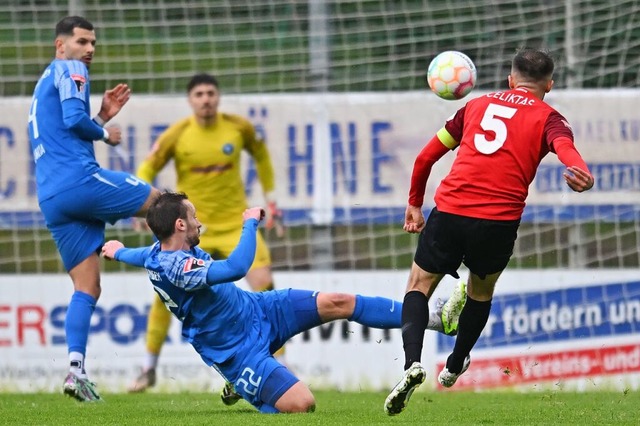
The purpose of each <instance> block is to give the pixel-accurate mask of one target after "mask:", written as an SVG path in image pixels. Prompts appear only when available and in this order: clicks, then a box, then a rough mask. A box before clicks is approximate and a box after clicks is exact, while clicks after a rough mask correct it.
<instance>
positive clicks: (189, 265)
mask: <svg viewBox="0 0 640 426" xmlns="http://www.w3.org/2000/svg"><path fill="white" fill-rule="evenodd" d="M203 267H204V260H202V259H196V258H195V257H190V258H189V259H187V261H186V262H185V264H184V269H183V271H184V272H193V271H196V270H198V269H200V268H203Z"/></svg>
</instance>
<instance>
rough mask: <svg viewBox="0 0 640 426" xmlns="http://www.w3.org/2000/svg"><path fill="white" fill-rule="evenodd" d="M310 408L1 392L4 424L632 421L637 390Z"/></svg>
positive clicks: (366, 395)
mask: <svg viewBox="0 0 640 426" xmlns="http://www.w3.org/2000/svg"><path fill="white" fill-rule="evenodd" d="M315 395H316V401H317V409H316V412H315V413H312V414H289V415H266V414H260V413H258V412H257V411H255V410H254V409H253V408H252V407H251V406H249V405H248V404H246V403H245V402H240V403H238V404H236V405H235V406H233V407H225V406H224V405H223V404H222V402H220V400H219V398H218V395H217V394H216V393H211V394H205V393H176V394H160V393H148V394H136V395H127V394H105V395H103V397H104V399H105V402H104V403H92V404H86V403H84V404H83V403H79V402H76V401H75V400H72V399H70V398H68V397H66V396H64V395H62V394H52V393H39V394H8V393H5V394H0V413H1V415H0V424H3V425H62V424H65V425H84V424H95V425H101V426H102V425H212V424H219V425H247V424H260V425H270V424H273V425H373V424H376V425H378V424H389V425H392V424H434V425H443V424H444V425H451V426H458V425H637V424H640V411H638V407H640V396H639V395H638V393H637V392H632V391H624V392H622V391H621V392H585V393H570V392H553V391H547V392H536V393H514V392H480V393H467V392H455V391H453V392H451V391H449V392H447V391H445V392H420V391H419V392H417V393H415V394H414V395H413V398H412V400H411V402H410V404H409V407H408V408H407V410H406V411H405V412H404V413H402V414H400V415H398V416H395V417H388V416H387V415H386V414H385V413H384V412H383V409H382V406H383V402H384V399H385V397H386V393H375V392H349V393H343V392H338V391H318V392H315Z"/></svg>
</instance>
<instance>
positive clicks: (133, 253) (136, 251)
mask: <svg viewBox="0 0 640 426" xmlns="http://www.w3.org/2000/svg"><path fill="white" fill-rule="evenodd" d="M150 251H151V246H149V247H139V248H126V247H124V248H121V249H120V250H118V251H116V253H115V257H114V258H115V260H117V261H119V262H123V263H126V264H127V265H131V266H137V267H140V268H141V267H143V266H144V263H145V261H146V260H147V257H149V252H150Z"/></svg>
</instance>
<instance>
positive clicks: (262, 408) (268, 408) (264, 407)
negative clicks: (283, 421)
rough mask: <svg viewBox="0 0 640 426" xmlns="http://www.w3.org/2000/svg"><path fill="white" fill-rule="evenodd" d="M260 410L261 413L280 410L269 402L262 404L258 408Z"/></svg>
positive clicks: (273, 412) (275, 412)
mask: <svg viewBox="0 0 640 426" xmlns="http://www.w3.org/2000/svg"><path fill="white" fill-rule="evenodd" d="M259 410H260V412H261V413H263V414H278V413H280V411H278V409H277V408H276V407H272V406H271V405H269V404H262V405H261V406H260V408H259Z"/></svg>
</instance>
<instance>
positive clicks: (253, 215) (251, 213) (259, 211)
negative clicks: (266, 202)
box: [242, 207, 265, 222]
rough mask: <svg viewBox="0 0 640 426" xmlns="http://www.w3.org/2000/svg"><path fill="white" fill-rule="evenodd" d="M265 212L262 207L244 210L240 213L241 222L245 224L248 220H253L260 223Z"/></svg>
mask: <svg viewBox="0 0 640 426" xmlns="http://www.w3.org/2000/svg"><path fill="white" fill-rule="evenodd" d="M264 216H265V211H264V209H263V208H262V207H251V208H249V209H246V210H245V211H244V213H242V221H243V222H246V221H247V220H249V219H255V220H257V221H258V222H260V221H261V220H262V219H264Z"/></svg>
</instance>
